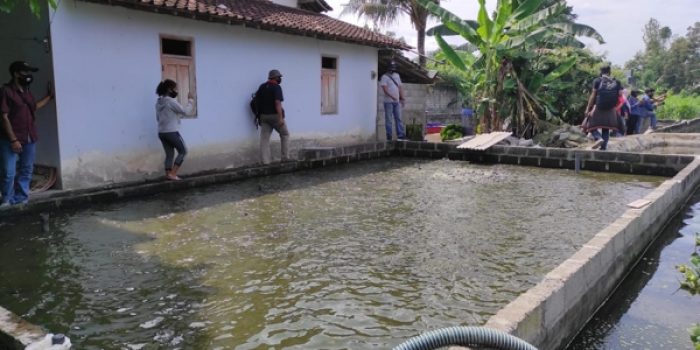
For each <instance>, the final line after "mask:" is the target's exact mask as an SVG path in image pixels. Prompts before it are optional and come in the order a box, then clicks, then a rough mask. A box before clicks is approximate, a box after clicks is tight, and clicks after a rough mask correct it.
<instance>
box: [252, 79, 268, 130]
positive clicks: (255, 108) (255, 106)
mask: <svg viewBox="0 0 700 350" xmlns="http://www.w3.org/2000/svg"><path fill="white" fill-rule="evenodd" d="M264 86H265V84H262V85H260V87H259V88H258V90H257V91H256V92H254V93H253V95H252V96H251V98H250V110H251V111H252V112H253V116H254V117H255V119H254V121H253V122H254V123H255V128H256V129H257V128H258V126H259V125H260V114H262V113H261V109H260V100H258V97H259V96H260V91H261V90H262V88H263V87H264Z"/></svg>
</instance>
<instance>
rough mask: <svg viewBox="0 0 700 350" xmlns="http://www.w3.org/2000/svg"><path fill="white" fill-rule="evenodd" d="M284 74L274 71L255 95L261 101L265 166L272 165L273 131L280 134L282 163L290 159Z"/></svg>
mask: <svg viewBox="0 0 700 350" xmlns="http://www.w3.org/2000/svg"><path fill="white" fill-rule="evenodd" d="M281 83H282V74H281V73H280V71H278V70H277V69H273V70H271V71H270V73H269V74H268V75H267V81H266V82H264V83H263V84H262V85H260V87H259V88H258V91H257V92H256V93H255V95H256V96H259V99H260V102H259V104H260V155H261V158H262V162H263V164H270V161H271V156H270V135H272V130H273V129H274V130H276V131H277V133H279V134H280V143H281V144H282V161H286V160H288V159H289V131H288V130H287V124H286V123H285V121H284V109H282V101H284V97H283V96H282V87H280V84H281Z"/></svg>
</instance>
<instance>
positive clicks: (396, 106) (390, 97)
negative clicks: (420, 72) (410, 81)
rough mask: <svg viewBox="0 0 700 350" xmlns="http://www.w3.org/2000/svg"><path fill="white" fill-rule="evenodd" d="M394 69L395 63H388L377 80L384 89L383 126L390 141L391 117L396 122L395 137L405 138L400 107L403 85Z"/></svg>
mask: <svg viewBox="0 0 700 350" xmlns="http://www.w3.org/2000/svg"><path fill="white" fill-rule="evenodd" d="M396 70H397V67H396V63H395V62H393V61H392V62H391V63H389V67H388V69H387V72H386V73H384V74H383V75H382V78H381V80H379V86H381V87H382V90H383V91H384V122H385V125H384V126H385V128H386V139H387V140H388V141H391V138H392V135H393V133H394V130H393V128H392V126H391V124H392V119H393V121H394V122H396V138H398V139H399V140H404V139H406V130H405V129H404V126H403V121H402V120H401V108H402V107H403V106H404V97H403V87H402V85H401V77H400V76H399V73H398V72H397V71H396ZM392 116H393V118H392Z"/></svg>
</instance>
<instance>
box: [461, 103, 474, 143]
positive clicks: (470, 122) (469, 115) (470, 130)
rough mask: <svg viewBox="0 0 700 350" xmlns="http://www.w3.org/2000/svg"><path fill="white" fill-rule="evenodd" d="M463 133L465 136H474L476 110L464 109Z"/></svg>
mask: <svg viewBox="0 0 700 350" xmlns="http://www.w3.org/2000/svg"><path fill="white" fill-rule="evenodd" d="M462 132H463V133H464V136H468V135H474V110H473V109H471V108H468V107H467V108H462Z"/></svg>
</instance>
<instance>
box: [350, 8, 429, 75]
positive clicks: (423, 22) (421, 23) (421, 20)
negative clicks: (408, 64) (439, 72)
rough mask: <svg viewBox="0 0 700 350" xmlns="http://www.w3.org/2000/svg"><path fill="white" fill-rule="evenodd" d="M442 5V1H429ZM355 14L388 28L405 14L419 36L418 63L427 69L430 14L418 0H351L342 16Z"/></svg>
mask: <svg viewBox="0 0 700 350" xmlns="http://www.w3.org/2000/svg"><path fill="white" fill-rule="evenodd" d="M428 1H429V2H432V3H434V4H440V0H428ZM349 13H355V14H357V15H358V17H362V16H364V17H367V18H368V19H369V20H371V21H372V22H373V23H374V25H381V26H387V25H390V24H392V23H394V22H396V20H397V19H398V18H399V16H400V15H402V14H405V15H408V17H409V18H410V19H411V24H413V28H415V29H416V32H417V34H418V45H417V47H418V54H419V57H418V62H419V63H420V65H421V66H422V67H425V32H426V29H427V28H426V27H427V22H428V15H429V14H430V12H428V10H427V9H426V8H425V7H423V6H421V5H420V4H419V3H418V1H416V0H349V1H348V3H347V4H346V5H344V8H343V12H341V15H346V14H349Z"/></svg>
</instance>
